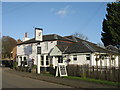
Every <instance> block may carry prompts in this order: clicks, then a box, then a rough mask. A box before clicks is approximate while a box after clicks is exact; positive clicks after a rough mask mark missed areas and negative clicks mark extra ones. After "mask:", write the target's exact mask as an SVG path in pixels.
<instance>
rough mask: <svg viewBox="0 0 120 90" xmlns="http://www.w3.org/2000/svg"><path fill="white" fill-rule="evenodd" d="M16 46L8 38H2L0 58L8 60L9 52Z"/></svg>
mask: <svg viewBox="0 0 120 90" xmlns="http://www.w3.org/2000/svg"><path fill="white" fill-rule="evenodd" d="M15 46H16V40H15V39H13V38H12V37H9V36H3V37H2V58H10V57H11V51H12V50H13V48H14V47H15Z"/></svg>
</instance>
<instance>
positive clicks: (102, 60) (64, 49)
mask: <svg viewBox="0 0 120 90" xmlns="http://www.w3.org/2000/svg"><path fill="white" fill-rule="evenodd" d="M42 32H43V29H41V28H35V37H34V38H32V39H29V38H28V37H27V33H26V34H25V37H24V38H23V42H22V43H19V44H17V61H18V66H20V65H21V61H26V62H27V63H26V65H25V66H27V65H28V59H34V65H37V64H38V63H39V64H40V68H41V70H49V67H50V66H53V68H55V67H56V66H57V65H58V63H64V64H65V65H68V64H76V65H84V64H89V65H90V66H108V67H112V66H113V67H118V55H117V51H116V50H117V49H116V48H114V49H115V50H108V49H106V48H102V47H99V46H97V44H94V43H91V42H89V41H86V40H82V39H80V38H77V37H74V36H64V37H62V36H59V35H56V34H49V35H43V34H42ZM38 49H39V50H38ZM38 59H39V60H38Z"/></svg>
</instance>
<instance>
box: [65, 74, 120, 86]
mask: <svg viewBox="0 0 120 90" xmlns="http://www.w3.org/2000/svg"><path fill="white" fill-rule="evenodd" d="M63 78H68V79H77V80H84V81H89V82H94V83H100V84H107V85H113V86H118V85H119V86H120V82H119V83H118V82H112V81H106V80H98V79H91V78H83V77H74V76H67V77H63Z"/></svg>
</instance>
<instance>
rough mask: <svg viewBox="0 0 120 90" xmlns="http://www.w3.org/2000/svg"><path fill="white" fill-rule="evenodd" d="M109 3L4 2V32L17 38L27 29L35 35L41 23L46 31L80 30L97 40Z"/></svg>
mask: <svg viewBox="0 0 120 90" xmlns="http://www.w3.org/2000/svg"><path fill="white" fill-rule="evenodd" d="M106 5H107V2H58V3H57V2H56V3H55V2H35V3H33V2H16V3H14V2H4V3H3V4H2V25H3V32H2V33H3V35H5V36H11V37H13V38H15V39H16V40H17V39H19V38H20V39H22V38H23V37H24V33H25V32H27V33H28V36H29V37H30V38H33V37H34V27H39V28H43V34H44V35H46V34H58V35H61V36H67V35H71V34H73V33H74V32H79V33H81V34H84V35H85V36H87V37H88V39H89V41H91V42H94V43H98V42H101V31H102V21H103V19H104V18H105V14H106Z"/></svg>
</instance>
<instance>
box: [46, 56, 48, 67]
mask: <svg viewBox="0 0 120 90" xmlns="http://www.w3.org/2000/svg"><path fill="white" fill-rule="evenodd" d="M46 65H49V59H48V56H46Z"/></svg>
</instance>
